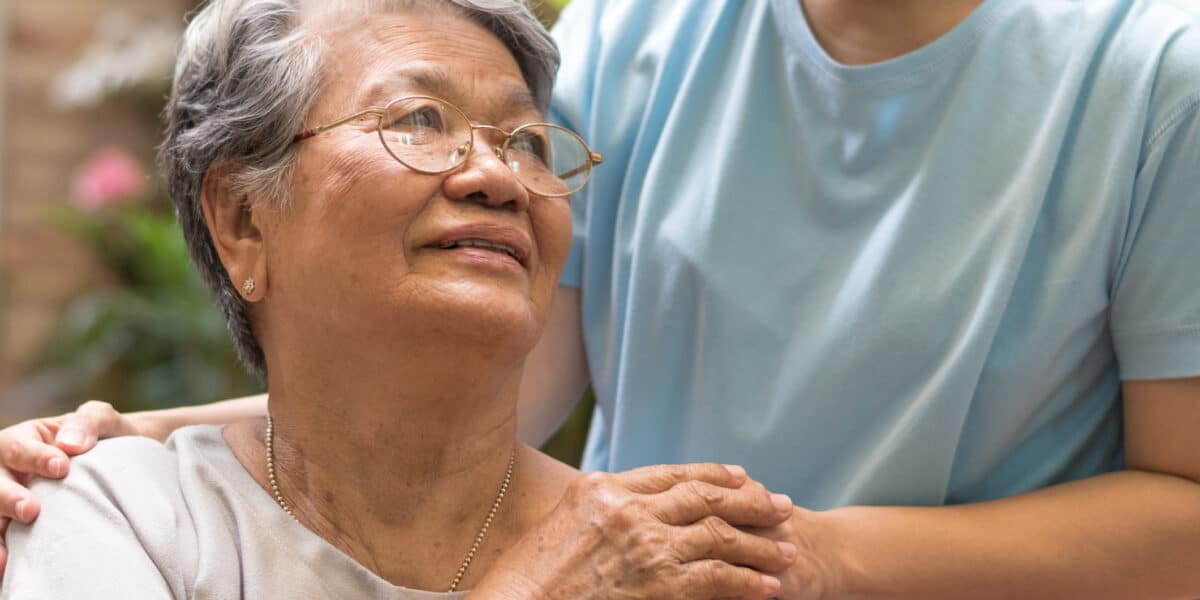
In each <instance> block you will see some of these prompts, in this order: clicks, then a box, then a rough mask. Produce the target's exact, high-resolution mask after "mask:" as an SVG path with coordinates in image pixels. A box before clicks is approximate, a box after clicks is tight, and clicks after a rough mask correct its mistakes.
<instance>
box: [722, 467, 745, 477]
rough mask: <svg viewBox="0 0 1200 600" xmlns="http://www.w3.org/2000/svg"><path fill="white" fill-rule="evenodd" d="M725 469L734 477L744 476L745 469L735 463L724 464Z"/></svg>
mask: <svg viewBox="0 0 1200 600" xmlns="http://www.w3.org/2000/svg"><path fill="white" fill-rule="evenodd" d="M725 470H726V471H729V474H730V475H733V476H734V477H737V478H742V477H745V476H746V470H745V469H743V468H741V467H739V466H737V465H725Z"/></svg>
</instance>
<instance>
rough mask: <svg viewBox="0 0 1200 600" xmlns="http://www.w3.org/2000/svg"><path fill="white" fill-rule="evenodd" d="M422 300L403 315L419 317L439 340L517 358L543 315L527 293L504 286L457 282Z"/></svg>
mask: <svg viewBox="0 0 1200 600" xmlns="http://www.w3.org/2000/svg"><path fill="white" fill-rule="evenodd" d="M422 296H423V298H422V299H421V301H420V302H419V305H420V306H419V307H417V306H409V307H408V308H407V309H405V312H407V313H408V314H410V315H414V316H416V315H420V317H419V318H420V319H421V320H422V321H424V322H425V323H428V324H432V325H434V326H435V328H436V329H437V330H438V331H439V332H440V334H441V335H442V336H450V337H453V338H461V343H464V344H486V345H488V346H490V347H493V348H495V349H497V350H501V349H504V351H505V352H506V353H516V354H517V355H519V356H524V354H525V353H527V352H529V350H531V349H532V348H533V345H534V343H535V342H536V341H537V337H538V334H539V332H540V331H541V325H542V320H544V319H545V314H544V311H543V310H540V308H539V306H538V305H537V303H535V302H534V300H533V299H532V298H530V296H529V294H528V293H525V292H522V291H517V290H513V289H511V288H510V287H507V286H492V285H477V284H475V283H473V282H465V281H458V282H454V283H453V284H451V285H446V286H438V289H431V290H428V294H422ZM455 341H457V340H455Z"/></svg>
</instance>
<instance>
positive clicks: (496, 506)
mask: <svg viewBox="0 0 1200 600" xmlns="http://www.w3.org/2000/svg"><path fill="white" fill-rule="evenodd" d="M274 441H275V421H274V419H272V418H271V417H270V416H267V480H268V481H269V482H270V484H271V494H272V495H273V496H275V502H277V503H279V508H282V509H283V512H285V513H287V514H288V516H289V517H291V518H293V519H295V518H296V515H295V514H294V513H293V512H292V509H291V507H290V506H288V503H287V502H285V501H284V500H283V494H281V493H280V492H279V483H278V481H276V479H275V445H274ZM516 463H517V449H516V448H513V451H512V453H511V454H509V455H508V468H507V469H506V470H505V471H504V482H503V483H501V484H500V492H499V493H497V494H496V499H495V500H494V501H492V508H491V510H488V514H487V519H484V521H483V527H480V528H479V533H477V534H476V535H475V543H473V544H471V550H470V551H468V552H467V556H466V558H464V559H463V562H462V565H461V566H459V567H458V572H457V573H455V574H454V580H453V581H451V582H450V589H449V590H447V592H453V591H456V590H457V589H458V584H459V583H461V582H462V578H463V576H464V575H466V574H467V568H468V567H470V566H471V561H473V560H475V553H476V552H478V551H479V546H481V545H482V544H483V538H484V536H486V535H487V532H488V528H489V527H491V526H492V521H493V520H494V519H495V518H496V513H497V512H499V510H500V504H501V503H503V502H504V496H505V495H506V494H507V493H508V484H509V483H512V474H513V465H515V464H516Z"/></svg>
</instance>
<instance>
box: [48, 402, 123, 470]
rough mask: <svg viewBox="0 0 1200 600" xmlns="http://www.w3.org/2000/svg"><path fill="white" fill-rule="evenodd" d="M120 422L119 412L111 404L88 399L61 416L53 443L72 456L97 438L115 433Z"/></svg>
mask: <svg viewBox="0 0 1200 600" xmlns="http://www.w3.org/2000/svg"><path fill="white" fill-rule="evenodd" d="M120 424H121V414H120V413H118V412H117V411H116V410H115V409H114V408H113V407H112V405H111V404H109V403H107V402H100V401H98V400H89V401H88V402H85V403H83V405H81V406H80V407H79V408H77V409H75V412H73V413H70V414H68V415H65V416H63V420H62V426H61V427H59V429H58V434H57V435H56V436H55V438H54V445H56V446H58V447H59V448H61V449H62V451H63V452H66V453H67V454H69V455H72V456H74V455H76V454H82V453H84V452H87V451H88V450H91V449H92V447H94V446H95V445H96V442H98V441H99V440H101V439H103V438H106V437H110V436H113V435H116V434H117V433H118V431H119V429H120Z"/></svg>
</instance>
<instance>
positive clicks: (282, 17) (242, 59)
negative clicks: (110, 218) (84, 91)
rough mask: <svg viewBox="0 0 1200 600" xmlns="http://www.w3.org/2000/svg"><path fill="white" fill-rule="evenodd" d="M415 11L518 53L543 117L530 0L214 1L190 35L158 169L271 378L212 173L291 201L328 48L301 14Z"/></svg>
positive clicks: (240, 331) (257, 193) (554, 59)
mask: <svg viewBox="0 0 1200 600" xmlns="http://www.w3.org/2000/svg"><path fill="white" fill-rule="evenodd" d="M411 8H416V9H436V8H441V9H450V10H453V11H456V12H458V13H459V14H462V15H463V16H465V17H467V18H468V19H470V20H471V21H473V22H475V23H477V24H479V25H481V26H482V27H484V28H485V29H487V30H488V31H490V32H492V33H493V34H494V35H495V36H496V37H497V38H499V39H500V41H501V42H503V43H504V45H505V46H507V47H508V49H509V51H510V52H512V55H513V57H514V58H515V59H516V62H517V65H518V66H519V67H520V69H521V73H522V75H523V76H524V77H525V82H526V84H528V86H529V89H530V92H531V93H532V94H533V97H534V100H535V102H537V104H538V108H539V109H541V110H542V111H543V112H544V111H546V110H547V108H548V107H549V104H550V88H551V86H552V85H553V83H554V77H555V73H556V72H557V70H558V62H559V55H558V49H557V48H556V47H555V45H554V42H553V41H552V40H551V39H550V36H549V34H547V33H546V30H545V28H544V27H542V25H541V23H540V22H539V21H538V20H537V18H536V17H535V16H534V15H533V14H532V13H531V12H530V11H529V8H528V7H527V6H526V5H525V3H524V2H523V0H210V1H209V3H208V4H207V5H206V6H204V8H202V9H201V10H199V12H197V13H196V14H195V16H194V17H193V18H192V20H191V23H190V24H189V25H188V28H187V31H186V33H185V34H184V38H183V44H182V47H181V48H180V51H179V57H178V59H177V60H176V63H175V80H174V85H173V89H172V91H171V96H170V98H169V99H168V101H167V106H166V109H165V110H164V120H165V122H166V132H165V139H164V141H163V144H162V146H161V147H160V149H159V163H160V166H161V169H162V172H163V175H164V177H165V178H166V182H167V190H168V192H169V193H170V196H171V198H172V200H173V201H174V203H175V210H176V214H177V216H178V217H179V224H180V226H181V227H182V229H183V235H184V238H185V239H186V240H187V243H188V247H189V248H190V250H191V253H192V258H193V260H195V262H196V265H197V266H198V267H199V269H200V273H201V275H202V276H203V277H204V280H205V282H206V283H207V284H208V286H209V287H210V288H212V290H213V292H214V293H215V295H216V299H217V303H218V304H219V305H220V307H221V310H222V311H223V312H224V314H225V321H226V324H227V325H228V326H229V331H230V333H232V335H233V341H234V345H235V347H236V348H237V352H238V356H240V357H241V359H242V361H243V362H244V363H245V364H246V366H247V368H249V369H250V370H251V371H252V372H253V373H254V374H256V375H258V376H259V377H260V378H263V379H264V380H265V377H266V368H267V367H266V360H265V357H264V355H263V351H262V347H261V346H260V345H259V343H258V341H257V339H256V338H255V336H254V331H253V327H252V325H251V322H250V317H249V314H248V312H247V309H246V304H245V302H244V301H243V300H242V297H241V296H240V295H239V294H238V291H237V288H236V287H235V285H234V283H233V282H231V281H230V279H229V274H228V273H227V272H226V271H225V268H224V266H223V265H222V264H221V259H220V257H219V256H218V255H217V250H216V248H215V247H214V246H213V242H212V239H211V238H210V237H209V233H208V227H207V224H206V221H205V218H204V209H203V207H202V205H201V202H200V196H201V192H202V190H203V187H204V178H205V176H206V174H207V173H208V172H209V170H210V169H212V168H213V167H214V166H221V167H222V168H226V167H227V168H228V172H227V173H225V174H226V176H228V177H229V181H228V183H229V185H230V186H231V189H233V190H234V191H235V192H237V193H239V194H244V195H246V196H247V197H250V198H255V199H271V200H273V201H275V202H279V203H282V202H285V201H286V199H287V195H288V190H289V188H290V184H291V181H292V172H293V168H294V166H295V158H296V153H295V148H294V146H293V144H292V138H293V136H294V135H295V134H296V133H298V132H300V131H301V130H303V129H304V126H305V119H306V118H307V116H308V113H309V111H310V110H311V109H312V107H313V105H314V103H315V101H316V99H317V97H318V95H319V93H320V91H321V89H320V88H321V67H322V58H323V56H324V54H325V50H326V43H325V41H324V40H322V39H321V38H320V37H319V36H318V35H316V34H315V33H314V32H312V31H307V30H306V29H305V27H304V26H303V25H304V23H305V17H306V16H308V15H309V14H310V13H312V12H315V11H316V10H320V11H321V12H322V13H328V14H337V15H340V14H344V13H348V12H349V11H354V10H357V11H359V12H360V13H361V12H365V11H378V10H389V9H391V10H396V9H411ZM350 14H353V13H350Z"/></svg>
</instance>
